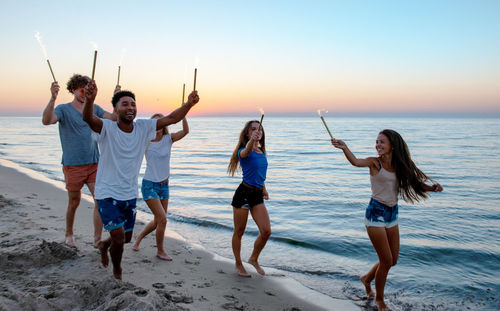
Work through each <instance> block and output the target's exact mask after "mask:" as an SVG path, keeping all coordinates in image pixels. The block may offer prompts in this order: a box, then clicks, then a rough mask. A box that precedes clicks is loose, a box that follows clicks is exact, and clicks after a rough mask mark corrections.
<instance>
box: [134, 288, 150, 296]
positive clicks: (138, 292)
mask: <svg viewBox="0 0 500 311" xmlns="http://www.w3.org/2000/svg"><path fill="white" fill-rule="evenodd" d="M134 294H135V295H136V296H138V297H146V296H147V295H148V291H147V290H145V289H138V290H136V291H135V292H134Z"/></svg>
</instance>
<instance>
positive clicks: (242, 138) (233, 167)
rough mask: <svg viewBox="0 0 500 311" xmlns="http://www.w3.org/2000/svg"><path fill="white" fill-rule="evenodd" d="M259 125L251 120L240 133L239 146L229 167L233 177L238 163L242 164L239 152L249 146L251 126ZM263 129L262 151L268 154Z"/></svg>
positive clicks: (228, 171)
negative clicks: (253, 124)
mask: <svg viewBox="0 0 500 311" xmlns="http://www.w3.org/2000/svg"><path fill="white" fill-rule="evenodd" d="M254 122H255V123H257V124H260V122H259V121H258V120H251V121H248V122H247V123H246V124H245V126H244V127H243V129H242V130H241V133H240V138H239V140H238V144H237V145H236V148H235V149H234V151H233V155H232V156H231V160H230V161H229V165H228V166H227V173H228V174H230V175H231V176H234V173H235V172H236V170H237V169H238V163H239V162H240V161H239V159H238V150H240V149H241V148H245V146H246V145H247V144H248V141H249V140H250V139H249V138H248V130H249V129H250V126H252V123H254ZM261 129H262V137H261V138H260V141H259V143H260V150H262V152H264V154H266V133H265V132H264V127H262V128H261Z"/></svg>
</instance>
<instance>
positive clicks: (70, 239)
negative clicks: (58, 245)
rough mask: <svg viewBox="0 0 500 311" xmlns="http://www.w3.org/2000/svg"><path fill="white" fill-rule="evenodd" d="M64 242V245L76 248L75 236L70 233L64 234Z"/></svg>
mask: <svg viewBox="0 0 500 311" xmlns="http://www.w3.org/2000/svg"><path fill="white" fill-rule="evenodd" d="M64 243H66V245H68V246H71V247H74V248H76V244H75V238H74V237H73V236H72V235H68V236H66V239H65V240H64Z"/></svg>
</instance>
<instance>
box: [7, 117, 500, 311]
mask: <svg viewBox="0 0 500 311" xmlns="http://www.w3.org/2000/svg"><path fill="white" fill-rule="evenodd" d="M258 117H259V116H258V115H257V116H255V117H253V118H258ZM249 119H250V118H247V117H192V118H188V121H189V126H190V133H189V135H188V136H186V137H185V138H184V139H182V140H181V141H178V142H176V143H175V144H174V146H173V148H172V159H171V177H170V195H171V198H170V203H169V211H168V220H169V222H168V227H169V228H170V229H172V230H174V231H176V232H177V233H179V234H180V235H181V236H183V237H184V238H185V239H186V240H187V241H188V242H190V243H193V244H197V245H201V246H203V247H204V248H205V249H206V250H208V251H210V252H212V253H215V254H217V255H219V256H222V257H225V258H229V259H231V260H232V258H233V255H232V250H231V237H232V228H233V223H232V208H231V206H230V203H231V199H232V196H233V193H234V190H235V189H236V188H237V186H238V184H239V183H240V181H241V174H240V175H238V176H237V177H236V176H235V177H230V176H229V175H227V173H226V170H227V164H228V161H229V158H230V156H231V154H232V152H233V150H234V148H235V146H236V143H237V140H238V136H239V133H240V131H241V129H242V128H243V126H244V124H245V122H246V121H247V120H249ZM325 119H326V121H327V123H328V124H329V126H330V129H331V131H332V133H333V135H334V136H335V137H336V138H340V139H343V140H344V141H345V142H346V143H347V144H348V146H349V147H350V149H351V150H352V151H353V152H354V154H355V155H356V156H357V157H368V156H375V155H376V152H375V147H374V146H375V139H376V137H377V134H378V132H379V131H380V130H382V129H384V128H390V129H394V130H396V131H398V132H399V133H400V134H401V135H402V136H403V138H404V139H405V140H406V142H407V144H408V146H409V148H410V151H411V154H412V158H413V160H414V162H415V163H416V164H417V166H418V167H419V168H420V169H421V170H422V171H424V172H425V173H426V174H427V175H428V176H429V177H431V178H433V179H434V180H435V181H436V182H439V183H440V184H441V185H442V186H443V187H444V192H442V193H432V194H431V196H430V198H429V199H427V200H425V201H423V202H421V203H418V204H414V205H412V204H408V203H406V202H404V201H400V210H399V217H400V218H399V226H400V236H401V250H400V256H399V260H398V264H397V265H396V266H394V267H393V268H392V269H391V270H390V272H389V276H388V279H387V285H386V289H385V293H386V302H387V303H388V305H389V307H390V308H391V309H392V310H500V298H499V296H498V293H499V292H500V147H499V145H500V120H499V119H498V118H441V117H440V118H431V117H418V118H417V117H373V118H370V117H331V116H328V115H326V116H325ZM179 129H180V124H178V125H174V126H172V127H171V128H170V131H177V130H179ZM264 129H265V132H266V147H267V152H268V161H269V168H268V172H267V180H266V187H267V189H268V192H269V196H270V199H269V201H266V202H265V204H266V206H267V209H268V211H269V215H270V217H271V228H272V236H271V239H270V241H269V242H268V244H267V245H266V247H265V248H264V250H263V252H262V254H261V257H260V263H261V265H262V266H263V267H264V268H268V269H269V270H268V271H271V272H270V273H275V274H283V275H287V276H289V277H292V278H294V279H296V280H297V281H299V282H300V283H302V284H303V285H305V286H307V287H309V288H311V289H313V290H316V291H318V292H321V293H323V294H326V295H328V296H331V297H334V298H341V299H349V300H352V301H353V302H354V303H355V304H356V305H358V306H359V307H360V310H371V309H372V305H371V304H370V303H369V302H367V301H366V300H364V299H363V298H362V297H363V296H364V290H363V287H362V284H361V282H360V281H359V276H360V275H362V274H364V273H366V272H367V271H368V270H369V269H370V268H371V267H372V265H373V264H374V263H375V262H376V261H377V256H376V253H375V251H374V250H373V248H372V246H371V243H370V240H369V239H368V236H367V234H366V231H365V228H364V225H363V215H364V210H365V208H366V205H367V203H368V201H369V198H370V180H369V174H368V169H367V168H356V167H353V166H351V165H350V164H349V163H348V161H347V160H346V159H345V157H344V155H343V153H342V152H341V151H340V150H338V149H335V148H333V147H332V146H331V144H330V141H329V136H328V133H327V132H326V130H325V128H324V127H323V124H322V123H321V121H320V119H319V118H318V117H300V118H299V117H273V116H266V118H265V119H264ZM0 157H1V158H2V159H5V160H9V161H12V162H15V163H17V164H19V165H20V166H22V167H25V168H28V169H31V170H34V171H37V172H39V173H41V174H43V175H44V176H45V177H47V178H49V179H51V180H55V181H63V174H62V169H61V164H60V161H61V147H60V142H59V137H58V128H57V125H52V126H43V125H42V123H41V117H3V116H2V117H0ZM144 170H145V163H143V165H142V169H141V174H140V180H139V183H140V181H141V179H142V175H143V174H144ZM138 187H139V185H138ZM87 193H88V192H87ZM138 206H139V209H141V210H142V211H144V212H149V210H148V208H147V206H146V204H145V202H144V201H142V199H141V198H140V199H139V200H138ZM76 221H78V219H77V220H76ZM257 232H258V230H257V228H256V226H255V224H254V222H253V220H251V219H249V222H248V226H247V231H246V233H245V235H244V237H243V247H242V258H244V259H246V258H248V257H249V255H250V253H251V250H252V245H253V241H254V239H255V237H256V235H257ZM148 238H153V236H151V237H148ZM168 249H169V248H168V245H166V250H167V252H168ZM252 273H253V272H252Z"/></svg>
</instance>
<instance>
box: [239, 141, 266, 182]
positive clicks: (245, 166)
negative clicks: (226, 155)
mask: <svg viewBox="0 0 500 311" xmlns="http://www.w3.org/2000/svg"><path fill="white" fill-rule="evenodd" d="M243 149H245V148H240V150H238V159H239V160H240V164H241V169H242V170H243V181H244V182H246V183H247V184H249V185H250V186H253V187H257V188H260V187H263V186H264V181H265V180H266V173H267V157H266V155H265V154H264V153H258V152H255V151H253V150H252V152H250V153H249V154H248V156H247V157H246V158H243V159H242V158H241V157H240V152H241V150H243Z"/></svg>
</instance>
